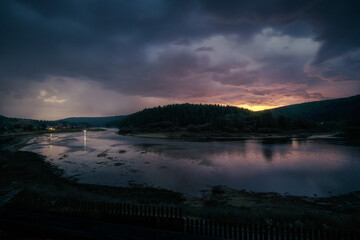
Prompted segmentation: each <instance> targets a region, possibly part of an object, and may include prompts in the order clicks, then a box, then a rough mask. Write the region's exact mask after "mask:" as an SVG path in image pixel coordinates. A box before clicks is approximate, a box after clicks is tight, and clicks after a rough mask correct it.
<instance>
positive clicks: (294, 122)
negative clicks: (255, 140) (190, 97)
mask: <svg viewBox="0 0 360 240" xmlns="http://www.w3.org/2000/svg"><path fill="white" fill-rule="evenodd" d="M313 127H315V126H314V124H313V123H311V122H308V121H306V120H304V119H291V118H286V117H283V116H277V117H276V118H275V117H273V114H272V113H271V112H270V111H264V112H252V111H250V110H247V109H243V108H238V107H233V106H220V105H208V104H205V105H202V104H188V103H186V104H174V105H167V106H164V107H155V108H150V109H144V110H142V111H140V112H136V113H133V114H131V115H129V116H127V117H125V118H124V119H122V120H121V121H120V125H119V128H120V132H121V133H127V132H133V131H135V132H158V131H182V130H188V131H227V132H253V131H257V132H272V131H278V130H280V129H282V130H291V129H310V128H313Z"/></svg>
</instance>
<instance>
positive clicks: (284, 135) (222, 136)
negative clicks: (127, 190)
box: [118, 131, 344, 141]
mask: <svg viewBox="0 0 360 240" xmlns="http://www.w3.org/2000/svg"><path fill="white" fill-rule="evenodd" d="M118 134H120V135H123V136H132V137H142V138H158V139H179V140H193V141H241V140H248V139H255V140H256V139H262V140H272V139H273V140H275V141H286V140H291V139H307V138H335V137H343V136H344V135H343V134H342V133H339V132H303V131H292V132H279V133H224V132H189V131H175V132H136V131H135V132H131V133H122V132H119V133H118Z"/></svg>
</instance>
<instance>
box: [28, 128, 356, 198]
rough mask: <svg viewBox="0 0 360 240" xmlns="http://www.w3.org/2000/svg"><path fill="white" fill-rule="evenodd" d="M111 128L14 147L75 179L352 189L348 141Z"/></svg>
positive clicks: (189, 189) (186, 187) (306, 191)
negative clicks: (223, 138) (185, 135)
mask: <svg viewBox="0 0 360 240" xmlns="http://www.w3.org/2000/svg"><path fill="white" fill-rule="evenodd" d="M115 133H116V130H107V131H103V132H83V133H59V134H48V135H43V136H40V137H36V138H34V139H32V140H31V141H30V142H29V143H31V145H28V146H26V147H24V148H23V149H22V150H27V151H34V152H37V153H40V154H43V155H45V156H47V160H48V161H51V162H52V163H54V164H56V165H58V166H59V167H60V168H62V169H64V170H65V173H66V175H68V176H76V177H78V178H79V182H83V183H94V184H105V185H113V186H127V185H128V184H129V183H138V184H144V185H147V186H160V187H163V188H168V189H172V190H175V191H180V192H186V193H191V194H198V193H199V191H200V190H203V189H206V188H207V187H206V186H207V185H218V184H220V185H226V186H229V187H232V188H236V189H246V190H251V191H264V192H267V191H275V192H279V193H285V192H288V193H290V194H295V195H309V196H311V195H313V194H317V195H319V196H327V195H331V194H340V193H347V192H350V191H355V190H360V181H359V180H360V177H359V176H358V172H359V170H360V159H359V157H360V148H359V147H356V146H347V145H341V144H333V143H332V142H331V141H330V142H327V141H321V140H314V139H308V140H295V139H280V140H277V141H269V140H243V141H234V142H195V141H177V140H164V139H149V138H135V137H124V136H119V135H117V134H115Z"/></svg>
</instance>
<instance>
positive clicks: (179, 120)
mask: <svg viewBox="0 0 360 240" xmlns="http://www.w3.org/2000/svg"><path fill="white" fill-rule="evenodd" d="M249 114H251V111H249V110H246V109H242V108H237V107H232V106H220V105H209V104H204V105H202V104H189V103H185V104H173V105H167V106H164V107H160V106H159V107H155V108H146V109H144V110H142V111H140V112H136V113H133V114H131V115H129V116H128V117H126V118H124V119H123V120H121V122H120V126H121V127H129V126H133V127H139V126H144V125H148V124H154V123H160V122H169V123H172V124H174V125H175V126H178V127H185V126H188V125H189V124H194V125H202V124H207V123H211V122H214V121H216V120H217V119H219V118H222V117H225V116H238V117H239V118H240V117H243V116H248V115H249Z"/></svg>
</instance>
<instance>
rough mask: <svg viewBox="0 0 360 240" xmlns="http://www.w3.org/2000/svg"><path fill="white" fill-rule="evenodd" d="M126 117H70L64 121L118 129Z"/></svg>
mask: <svg viewBox="0 0 360 240" xmlns="http://www.w3.org/2000/svg"><path fill="white" fill-rule="evenodd" d="M124 117H125V116H112V117H70V118H65V119H62V120H63V121H66V122H70V123H87V124H90V125H91V126H93V127H117V126H118V125H119V121H120V120H121V119H122V118H124Z"/></svg>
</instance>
